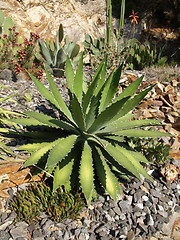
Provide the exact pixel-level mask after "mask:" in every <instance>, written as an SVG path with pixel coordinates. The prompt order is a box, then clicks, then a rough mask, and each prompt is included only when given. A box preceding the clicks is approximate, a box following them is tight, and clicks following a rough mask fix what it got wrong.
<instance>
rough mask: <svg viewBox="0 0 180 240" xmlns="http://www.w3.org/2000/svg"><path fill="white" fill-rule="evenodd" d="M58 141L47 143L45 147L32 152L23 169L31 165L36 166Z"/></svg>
mask: <svg viewBox="0 0 180 240" xmlns="http://www.w3.org/2000/svg"><path fill="white" fill-rule="evenodd" d="M59 141H60V140H59V139H58V140H56V141H54V142H51V143H47V145H45V146H43V147H42V148H40V149H38V150H37V151H36V152H33V153H32V154H31V156H30V157H29V158H28V159H27V161H26V162H25V163H24V166H25V167H28V166H30V165H33V164H37V163H38V161H39V160H40V159H41V158H42V157H43V156H44V155H45V154H46V153H47V152H48V151H49V150H51V149H52V148H53V146H54V145H56V144H57V143H58V142H59Z"/></svg>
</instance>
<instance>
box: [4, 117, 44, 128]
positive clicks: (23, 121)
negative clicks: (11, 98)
mask: <svg viewBox="0 0 180 240" xmlns="http://www.w3.org/2000/svg"><path fill="white" fill-rule="evenodd" d="M8 121H9V122H12V123H17V124H19V125H22V126H41V125H45V124H43V123H41V122H39V121H38V120H36V119H33V118H13V119H8Z"/></svg>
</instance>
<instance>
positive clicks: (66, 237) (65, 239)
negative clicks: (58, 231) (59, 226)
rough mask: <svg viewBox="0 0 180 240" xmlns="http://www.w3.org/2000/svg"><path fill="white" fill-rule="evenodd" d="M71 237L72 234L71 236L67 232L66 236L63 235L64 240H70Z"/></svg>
mask: <svg viewBox="0 0 180 240" xmlns="http://www.w3.org/2000/svg"><path fill="white" fill-rule="evenodd" d="M69 237H70V234H69V232H68V231H66V232H65V233H64V235H63V239H64V240H69Z"/></svg>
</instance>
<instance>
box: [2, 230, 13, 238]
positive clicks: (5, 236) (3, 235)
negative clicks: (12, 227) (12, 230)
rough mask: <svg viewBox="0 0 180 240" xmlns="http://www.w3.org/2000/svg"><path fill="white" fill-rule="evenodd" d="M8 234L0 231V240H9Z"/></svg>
mask: <svg viewBox="0 0 180 240" xmlns="http://www.w3.org/2000/svg"><path fill="white" fill-rule="evenodd" d="M10 237H11V236H10V234H9V233H8V232H5V231H0V240H9V239H10Z"/></svg>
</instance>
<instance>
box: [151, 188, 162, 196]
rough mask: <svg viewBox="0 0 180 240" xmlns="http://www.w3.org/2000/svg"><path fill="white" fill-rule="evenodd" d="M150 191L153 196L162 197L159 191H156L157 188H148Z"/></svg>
mask: <svg viewBox="0 0 180 240" xmlns="http://www.w3.org/2000/svg"><path fill="white" fill-rule="evenodd" d="M150 193H151V195H152V196H153V197H156V198H161V197H162V193H161V191H158V190H155V189H150Z"/></svg>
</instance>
